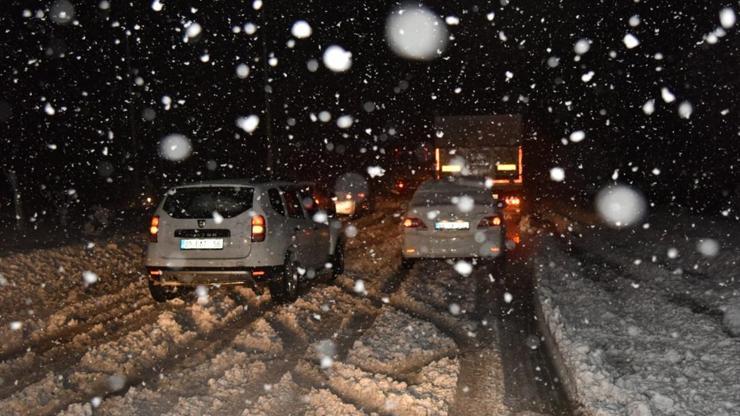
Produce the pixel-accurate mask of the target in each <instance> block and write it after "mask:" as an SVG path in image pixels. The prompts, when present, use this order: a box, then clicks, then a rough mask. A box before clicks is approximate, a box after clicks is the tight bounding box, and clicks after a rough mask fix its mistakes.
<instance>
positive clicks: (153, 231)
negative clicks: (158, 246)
mask: <svg viewBox="0 0 740 416" xmlns="http://www.w3.org/2000/svg"><path fill="white" fill-rule="evenodd" d="M157 234H159V217H158V216H156V215H155V216H153V217H152V221H151V222H150V223H149V241H151V242H152V243H156V242H157Z"/></svg>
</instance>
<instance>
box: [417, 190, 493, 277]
mask: <svg viewBox="0 0 740 416" xmlns="http://www.w3.org/2000/svg"><path fill="white" fill-rule="evenodd" d="M505 235H506V234H505V232H504V224H503V218H502V216H501V214H500V213H499V210H498V208H497V204H496V200H494V198H493V195H492V193H491V191H490V190H489V189H486V187H485V186H484V185H483V183H482V182H476V181H464V180H451V179H442V180H430V181H426V182H424V183H422V184H421V186H419V188H418V189H417V190H416V192H415V193H414V196H413V197H412V198H411V202H410V203H409V207H408V210H407V212H406V214H405V216H404V217H403V248H402V250H403V251H402V256H403V265H404V267H411V266H412V265H413V263H414V260H416V259H421V258H497V259H499V260H503V258H504V248H505V246H504V236H505Z"/></svg>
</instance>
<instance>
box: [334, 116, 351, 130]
mask: <svg viewBox="0 0 740 416" xmlns="http://www.w3.org/2000/svg"><path fill="white" fill-rule="evenodd" d="M352 123H354V119H353V118H352V116H350V115H347V114H345V115H343V116H340V117H339V118H338V119H337V127H339V128H340V129H348V128H350V127H352Z"/></svg>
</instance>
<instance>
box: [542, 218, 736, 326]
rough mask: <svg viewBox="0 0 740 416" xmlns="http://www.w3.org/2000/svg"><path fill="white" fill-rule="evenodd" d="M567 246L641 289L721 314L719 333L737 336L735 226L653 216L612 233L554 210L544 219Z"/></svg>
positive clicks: (713, 220) (592, 221)
mask: <svg viewBox="0 0 740 416" xmlns="http://www.w3.org/2000/svg"><path fill="white" fill-rule="evenodd" d="M545 215H546V217H548V218H549V219H550V220H551V221H552V222H553V223H555V224H556V226H557V227H558V230H559V231H560V232H561V233H564V234H570V235H571V236H572V237H573V238H572V239H571V243H572V244H573V245H574V246H575V247H576V248H578V249H579V250H582V251H587V252H588V253H589V254H590V255H593V256H598V257H600V258H603V259H604V260H605V261H607V262H610V263H613V264H618V265H619V267H621V268H622V269H623V270H624V273H625V274H626V275H629V276H630V278H632V279H633V280H635V283H636V284H639V285H642V286H643V287H644V286H646V285H648V286H651V287H654V288H655V289H656V290H658V291H659V292H660V293H661V294H662V295H663V296H665V297H671V298H672V300H673V301H674V302H677V303H683V304H684V305H685V306H687V307H690V308H692V309H694V310H703V311H705V313H708V314H716V315H722V314H724V322H725V326H724V330H725V331H727V332H729V333H731V334H733V335H734V336H740V332H738V330H737V328H738V326H740V322H739V321H738V319H740V318H738V315H740V310H739V308H740V306H739V305H740V246H739V245H738V244H737V241H740V224H737V223H735V222H732V221H728V220H724V219H717V218H705V217H698V216H691V215H688V214H686V213H681V214H680V215H676V214H670V213H666V212H654V213H652V214H651V215H650V216H649V217H648V218H647V219H646V220H645V224H646V225H643V226H641V227H634V228H632V229H630V230H623V231H619V230H613V229H610V228H607V227H602V226H600V224H599V222H598V221H597V220H596V219H595V218H594V216H593V215H592V214H591V213H589V212H586V211H583V210H581V209H576V208H573V207H559V208H558V209H557V210H555V211H553V212H548V213H546V214H545Z"/></svg>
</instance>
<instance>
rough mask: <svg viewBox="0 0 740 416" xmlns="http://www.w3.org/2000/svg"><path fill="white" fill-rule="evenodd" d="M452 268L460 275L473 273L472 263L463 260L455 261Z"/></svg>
mask: <svg viewBox="0 0 740 416" xmlns="http://www.w3.org/2000/svg"><path fill="white" fill-rule="evenodd" d="M454 269H455V271H456V272H458V273H459V274H460V275H461V276H470V273H473V265H472V264H470V263H468V262H467V261H465V260H458V261H457V262H456V263H455V266H454Z"/></svg>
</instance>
